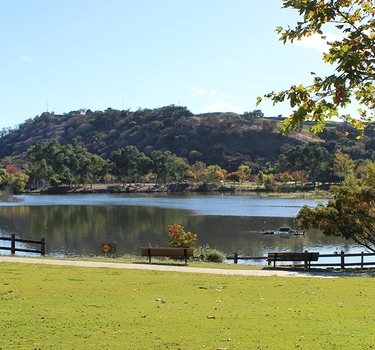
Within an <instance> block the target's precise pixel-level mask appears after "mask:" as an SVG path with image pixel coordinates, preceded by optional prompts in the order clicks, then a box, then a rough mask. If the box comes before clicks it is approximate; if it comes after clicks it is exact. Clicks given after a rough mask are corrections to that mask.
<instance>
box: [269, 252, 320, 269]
mask: <svg viewBox="0 0 375 350" xmlns="http://www.w3.org/2000/svg"><path fill="white" fill-rule="evenodd" d="M318 259H319V253H315V252H314V253H312V252H303V253H293V252H272V253H268V257H267V261H268V265H270V264H271V262H273V267H276V261H303V262H304V268H305V269H307V268H310V263H311V261H318Z"/></svg>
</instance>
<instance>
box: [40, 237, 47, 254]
mask: <svg viewBox="0 0 375 350" xmlns="http://www.w3.org/2000/svg"><path fill="white" fill-rule="evenodd" d="M40 244H41V247H40V254H41V255H42V256H45V255H46V241H45V239H44V238H42V240H41V242H40Z"/></svg>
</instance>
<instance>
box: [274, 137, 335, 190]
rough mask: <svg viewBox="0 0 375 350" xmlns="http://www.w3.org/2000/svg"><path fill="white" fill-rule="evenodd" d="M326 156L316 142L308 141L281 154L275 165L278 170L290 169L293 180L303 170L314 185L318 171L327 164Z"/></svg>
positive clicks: (323, 149) (324, 151)
mask: <svg viewBox="0 0 375 350" xmlns="http://www.w3.org/2000/svg"><path fill="white" fill-rule="evenodd" d="M328 158H329V154H328V151H327V150H326V149H325V148H323V147H321V146H320V145H319V144H318V143H316V142H309V143H308V144H306V145H303V146H297V147H295V148H292V149H290V150H289V151H287V152H285V153H284V154H281V155H280V157H279V161H278V164H277V167H278V170H279V171H280V172H285V171H292V172H293V173H294V178H295V182H297V174H298V173H300V172H301V171H305V172H306V173H307V174H308V175H309V177H310V179H311V181H312V183H313V186H314V187H315V183H316V179H317V177H318V175H319V173H320V172H322V171H323V170H324V169H325V168H326V167H327V166H328V163H327V159H328Z"/></svg>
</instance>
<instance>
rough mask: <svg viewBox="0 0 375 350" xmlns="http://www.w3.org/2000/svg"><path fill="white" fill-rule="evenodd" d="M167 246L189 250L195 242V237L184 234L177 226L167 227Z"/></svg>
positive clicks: (181, 228)
mask: <svg viewBox="0 0 375 350" xmlns="http://www.w3.org/2000/svg"><path fill="white" fill-rule="evenodd" d="M168 232H169V246H170V247H175V248H190V247H192V246H193V245H194V244H195V243H196V242H197V240H198V239H197V235H196V234H194V233H191V232H186V231H185V229H184V227H183V226H181V225H178V224H173V225H169V226H168Z"/></svg>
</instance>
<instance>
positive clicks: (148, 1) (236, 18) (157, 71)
mask: <svg viewBox="0 0 375 350" xmlns="http://www.w3.org/2000/svg"><path fill="white" fill-rule="evenodd" d="M281 6H282V1H281V0H262V1H259V0H257V1H255V0H232V1H229V0H225V1H224V0H189V1H182V0H136V1H134V0H133V1H129V0H106V1H103V0H64V1H51V0H33V1H30V0H2V1H1V3H0V13H1V15H0V16H1V21H0V33H1V47H2V50H1V56H0V57H1V58H0V59H1V64H0V77H1V79H0V84H1V114H0V129H2V128H3V127H12V128H13V127H15V126H17V125H18V124H20V123H23V122H24V121H25V120H27V119H29V118H34V117H35V116H37V115H40V114H42V113H43V112H45V111H47V110H48V111H49V112H52V111H53V112H55V113H56V114H62V113H68V112H69V111H71V110H78V109H81V108H85V109H91V110H105V109H107V108H108V107H111V108H114V109H130V110H137V109H138V108H158V107H162V106H166V105H171V104H175V105H181V106H186V107H187V108H188V109H189V110H191V111H192V112H193V113H205V112H237V113H243V112H244V111H252V110H254V109H256V106H255V102H256V97H257V96H260V95H263V94H264V93H267V92H270V91H272V90H275V91H278V90H281V89H284V88H288V87H290V86H291V85H293V84H297V83H298V84H299V83H305V84H307V83H309V82H311V75H310V74H309V72H310V71H314V72H316V73H318V74H321V75H325V74H326V73H328V72H329V70H328V68H329V67H326V66H325V65H324V64H323V63H322V61H321V57H322V42H321V41H320V40H314V38H313V39H310V41H308V42H307V41H306V42H302V43H298V44H294V45H291V44H287V45H283V44H282V43H281V42H279V41H278V39H277V36H276V33H275V28H276V27H277V26H278V25H282V26H286V25H288V24H290V25H293V24H294V23H295V22H296V20H297V18H298V17H297V13H296V12H294V11H292V10H286V9H281ZM258 108H260V109H261V110H262V111H263V112H264V113H265V115H266V116H276V115H279V114H282V115H283V116H287V115H288V113H289V112H290V109H289V108H288V106H287V105H277V106H275V107H273V106H272V105H271V104H270V103H269V102H264V103H262V104H261V105H260V106H259V107H258Z"/></svg>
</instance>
